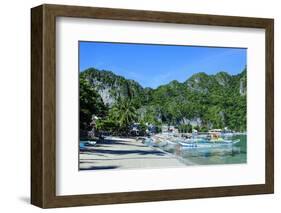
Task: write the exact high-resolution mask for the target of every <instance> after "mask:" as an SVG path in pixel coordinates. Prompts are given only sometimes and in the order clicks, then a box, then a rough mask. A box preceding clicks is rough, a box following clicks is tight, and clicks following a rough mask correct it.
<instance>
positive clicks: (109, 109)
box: [80, 68, 247, 131]
mask: <svg viewBox="0 0 281 213" xmlns="http://www.w3.org/2000/svg"><path fill="white" fill-rule="evenodd" d="M246 78H247V76H246V69H244V70H243V71H242V72H241V73H240V74H238V75H233V76H232V75H229V74H228V73H227V72H218V73H217V74H216V75H207V74H206V73H203V72H200V73H197V74H194V75H193V76H191V77H190V78H189V79H187V80H186V81H184V82H183V83H180V82H178V81H176V80H174V81H172V82H170V83H169V84H166V85H161V86H159V87H158V88H156V89H151V88H143V87H142V86H141V85H140V84H139V83H137V82H135V81H133V80H128V79H125V78H124V77H122V76H118V75H115V74H114V73H113V72H111V71H104V70H97V69H94V68H90V69H87V70H85V71H83V72H81V73H80V129H82V130H86V129H87V125H89V122H90V120H91V119H90V118H91V117H92V115H93V114H94V115H96V116H98V117H100V118H101V119H100V121H99V125H100V127H101V128H105V126H106V125H104V122H105V123H106V122H107V124H109V123H110V125H113V126H114V125H115V127H114V128H118V126H119V127H120V126H122V125H123V129H124V128H125V127H126V125H127V126H128V125H130V124H131V123H133V122H140V123H147V122H148V123H151V124H154V125H161V124H168V125H176V126H178V127H180V128H181V127H183V126H185V125H189V124H191V125H193V126H198V127H197V128H199V129H200V130H202V131H204V130H207V129H210V128H224V127H228V128H229V129H232V130H236V131H245V130H246V90H247V85H246V82H247V80H246ZM129 105H130V106H132V107H129V108H130V109H129V110H130V111H134V112H129V113H128V110H127V111H126V107H127V108H128V106H129ZM118 110H119V111H118ZM114 113H115V114H114ZM126 113H127V114H126ZM130 113H131V114H130ZM114 116H115V117H114ZM126 116H127V117H126ZM81 119H82V120H81ZM121 120H122V121H121ZM108 122H109V123H108ZM120 122H123V124H122V125H121V124H120ZM107 126H108V125H107ZM124 131H125V130H124Z"/></svg>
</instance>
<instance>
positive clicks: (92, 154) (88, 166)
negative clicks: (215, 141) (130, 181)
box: [79, 137, 186, 170]
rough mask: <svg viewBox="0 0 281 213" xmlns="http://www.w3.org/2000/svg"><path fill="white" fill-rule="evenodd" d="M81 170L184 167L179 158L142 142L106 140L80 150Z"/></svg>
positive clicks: (125, 139) (118, 139)
mask: <svg viewBox="0 0 281 213" xmlns="http://www.w3.org/2000/svg"><path fill="white" fill-rule="evenodd" d="M79 157H80V170H101V169H136V168H143V169H145V168H168V167H183V166H186V164H184V163H182V162H181V161H180V160H179V159H178V158H177V157H175V156H174V155H171V154H169V153H167V152H164V151H162V150H160V149H158V148H154V147H149V146H146V145H144V144H143V143H142V142H141V140H136V139H131V138H130V139H128V138H124V139H123V138H117V137H116V138H115V137H108V138H105V139H104V141H103V142H100V143H97V144H96V145H94V146H85V147H84V148H82V149H80V156H79Z"/></svg>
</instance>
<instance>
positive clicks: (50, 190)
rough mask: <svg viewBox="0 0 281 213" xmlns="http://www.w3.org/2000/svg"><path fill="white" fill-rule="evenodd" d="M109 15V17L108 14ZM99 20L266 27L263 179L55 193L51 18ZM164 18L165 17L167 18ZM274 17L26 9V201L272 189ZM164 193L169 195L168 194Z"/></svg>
mask: <svg viewBox="0 0 281 213" xmlns="http://www.w3.org/2000/svg"><path fill="white" fill-rule="evenodd" d="M109 14H110V15H109ZM58 16H65V17H76V18H101V19H113V20H129V21H148V22H164V23H178V24H198V25H212V26H233V27H252V28H264V29H265V31H266V144H267V145H266V150H265V151H266V168H265V169H266V183H265V184H260V185H245V186H222V187H208V188H195V189H178V190H176V189H175V190H174V189H172V190H158V191H142V192H122V193H107V194H91V195H69V196H56V170H55V168H56V164H55V162H56V159H55V156H56V152H55V131H56V129H55V118H56V110H55V108H56V100H55V89H56V84H55V82H56V78H55V25H56V24H55V22H56V17H58ZM167 17H168V18H167ZM273 56H274V21H273V19H264V18H249V17H234V16H217V15H203V14H201V15H200V14H186V13H171V12H160V11H142V10H127V9H112V8H93V7H77V6H66V5H49V4H47V5H46V4H45V5H41V6H38V7H35V8H32V9H31V112H32V113H31V115H32V116H31V203H32V204H33V205H36V206H38V207H41V208H54V207H67V206H79V205H81V206H84V205H102V204H103V205H104V204H116V203H132V202H151V201H162V200H179V199H192V198H207V197H220V196H237V195H252V194H268V193H273V192H274V110H273V109H274V60H273ZM166 194H169V196H167V195H166Z"/></svg>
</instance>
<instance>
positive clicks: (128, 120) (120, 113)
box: [110, 100, 137, 134]
mask: <svg viewBox="0 0 281 213" xmlns="http://www.w3.org/2000/svg"><path fill="white" fill-rule="evenodd" d="M110 118H111V119H112V120H115V121H116V122H118V123H119V127H120V130H121V131H122V132H124V133H125V134H127V133H128V131H129V127H130V125H131V124H132V123H133V122H134V121H136V120H137V111H136V108H135V107H134V106H133V105H132V103H131V101H130V100H127V101H124V100H123V101H119V102H118V103H117V104H115V106H114V107H113V108H112V109H111V110H110Z"/></svg>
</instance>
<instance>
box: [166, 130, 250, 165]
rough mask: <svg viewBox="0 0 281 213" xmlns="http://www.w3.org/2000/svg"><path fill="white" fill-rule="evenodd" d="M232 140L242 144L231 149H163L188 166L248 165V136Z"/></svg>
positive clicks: (236, 137)
mask: <svg viewBox="0 0 281 213" xmlns="http://www.w3.org/2000/svg"><path fill="white" fill-rule="evenodd" d="M231 139H232V140H236V139H240V142H238V143H237V144H235V145H233V146H230V147H221V148H203V149H202V148H200V149H198V148H195V149H190V148H189V149H188V148H186V149H185V148H182V147H181V148H180V149H178V148H169V147H166V148H163V149H164V151H168V152H170V153H172V154H174V155H176V156H178V157H179V158H181V159H182V161H183V162H186V163H187V164H190V163H193V164H195V165H196V164H197V165H210V164H240V163H247V136H246V135H239V136H233V137H232V138H231Z"/></svg>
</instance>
